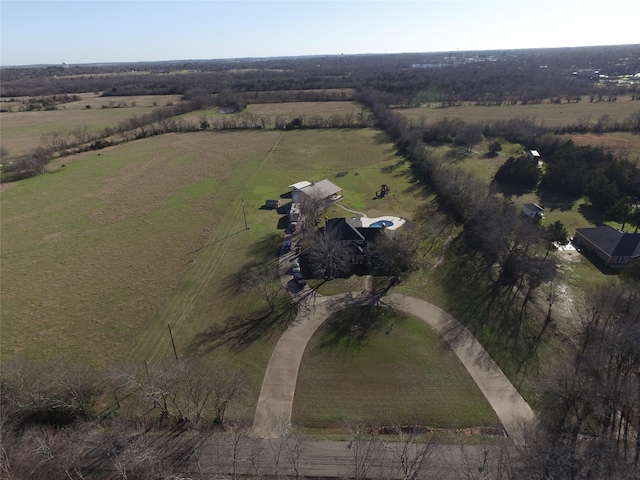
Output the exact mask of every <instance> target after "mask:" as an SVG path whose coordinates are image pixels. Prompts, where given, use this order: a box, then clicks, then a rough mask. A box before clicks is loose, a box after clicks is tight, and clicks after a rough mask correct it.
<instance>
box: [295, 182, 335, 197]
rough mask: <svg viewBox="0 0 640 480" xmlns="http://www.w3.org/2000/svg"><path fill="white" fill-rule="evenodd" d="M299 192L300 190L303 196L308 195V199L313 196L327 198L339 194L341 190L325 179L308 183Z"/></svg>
mask: <svg viewBox="0 0 640 480" xmlns="http://www.w3.org/2000/svg"><path fill="white" fill-rule="evenodd" d="M300 183H302V182H300ZM300 190H302V191H303V192H304V194H305V195H308V196H310V197H312V196H313V197H319V198H327V197H331V196H333V195H335V194H336V193H339V192H341V191H342V188H341V187H339V186H338V185H336V184H335V183H333V182H331V181H330V180H327V179H326V178H325V179H324V180H320V181H319V182H316V183H310V184H309V185H307V186H305V187H303V188H301V189H300Z"/></svg>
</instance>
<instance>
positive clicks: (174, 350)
mask: <svg viewBox="0 0 640 480" xmlns="http://www.w3.org/2000/svg"><path fill="white" fill-rule="evenodd" d="M167 327H168V328H169V336H170V337H171V345H173V355H174V356H175V357H176V363H178V361H179V360H178V351H177V350H176V342H175V341H174V340H173V332H172V331H171V324H170V323H167Z"/></svg>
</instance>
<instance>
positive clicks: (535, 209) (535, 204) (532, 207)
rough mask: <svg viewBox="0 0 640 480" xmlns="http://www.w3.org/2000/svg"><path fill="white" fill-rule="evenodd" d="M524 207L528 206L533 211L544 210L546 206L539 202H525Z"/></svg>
mask: <svg viewBox="0 0 640 480" xmlns="http://www.w3.org/2000/svg"><path fill="white" fill-rule="evenodd" d="M522 208H528V209H529V210H531V211H532V212H544V208H542V207H541V206H540V205H538V204H537V203H525V204H524V205H522Z"/></svg>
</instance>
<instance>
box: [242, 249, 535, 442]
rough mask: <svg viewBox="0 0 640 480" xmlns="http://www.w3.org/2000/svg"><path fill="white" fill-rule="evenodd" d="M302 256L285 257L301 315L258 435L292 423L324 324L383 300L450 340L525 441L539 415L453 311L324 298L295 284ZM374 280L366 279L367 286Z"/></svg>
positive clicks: (402, 299) (279, 360) (275, 372)
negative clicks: (303, 373)
mask: <svg viewBox="0 0 640 480" xmlns="http://www.w3.org/2000/svg"><path fill="white" fill-rule="evenodd" d="M295 258H296V257H295V256H294V255H293V254H291V253H287V254H283V255H281V257H280V268H279V270H280V275H281V280H282V283H283V285H285V287H286V288H287V289H288V290H289V292H290V293H291V295H292V296H293V298H294V299H295V300H296V301H297V302H298V315H297V316H296V318H295V320H294V322H293V323H292V325H291V326H290V327H289V328H288V330H287V331H286V332H285V333H284V334H283V335H282V336H281V337H280V340H279V341H278V343H277V344H276V347H275V349H274V351H273V353H272V355H271V359H270V360H269V365H268V366H267V371H266V372H265V376H264V379H263V382H262V389H261V390H260V396H259V398H258V404H257V407H256V413H255V416H254V421H253V429H252V435H253V436H254V437H258V438H277V437H279V436H281V435H282V434H283V433H284V432H285V431H286V430H287V428H289V426H290V425H291V413H292V409H293V397H294V394H295V388H296V381H297V378H298V370H299V368H300V362H301V361H302V355H303V354H304V350H305V348H306V346H307V343H308V342H309V340H310V339H311V337H312V335H313V334H314V332H315V331H316V330H317V329H318V327H319V326H320V325H321V324H322V323H323V322H324V321H325V320H326V319H327V318H328V317H329V316H330V315H332V314H333V313H335V312H338V311H340V310H342V309H345V308H349V307H353V306H357V305H365V304H381V305H384V306H387V307H389V308H393V309H395V310H399V311H402V312H405V313H408V314H410V315H413V316H415V317H417V318H420V319H421V320H423V321H424V322H425V323H427V324H428V325H429V326H431V327H432V328H433V329H434V330H436V331H437V332H438V333H439V334H440V335H441V336H442V338H443V339H444V341H446V342H447V343H448V344H449V345H450V346H451V348H452V349H453V351H454V352H455V354H456V355H457V356H458V358H459V359H460V361H461V362H462V364H463V365H464V366H465V367H466V368H467V370H468V371H469V374H470V375H471V377H472V378H473V380H474V381H475V382H476V384H477V385H478V387H479V388H480V390H481V391H482V393H483V394H484V395H485V397H486V398H487V400H488V401H489V404H490V405H491V407H492V408H493V409H494V411H495V412H496V415H497V416H498V418H499V419H500V421H501V422H502V425H503V427H504V429H505V431H506V432H507V435H508V436H509V438H510V439H511V440H512V441H513V442H514V443H516V444H519V443H522V441H523V433H522V432H523V430H522V427H523V425H527V424H530V423H532V422H535V421H536V417H535V414H534V413H533V410H531V407H530V406H529V404H527V402H526V401H525V400H524V399H523V398H522V396H521V395H520V393H518V391H517V390H516V388H515V387H514V386H513V384H512V383H511V382H510V381H509V379H508V378H507V377H506V376H505V374H504V373H503V372H502V370H500V368H499V367H498V365H497V364H496V363H495V362H494V361H493V359H492V358H491V357H490V356H489V354H488V353H487V352H486V350H485V349H484V348H483V347H482V345H480V343H479V342H478V341H477V340H476V338H475V337H474V336H473V334H472V333H471V332H469V330H467V329H466V328H465V327H464V326H463V325H462V324H461V323H460V322H458V321H457V320H456V319H455V318H453V317H452V316H451V315H449V314H447V313H446V312H444V311H443V310H441V309H440V308H438V307H436V306H435V305H432V304H430V303H428V302H425V301H424V300H420V299H417V298H413V297H408V296H405V295H400V294H397V293H391V294H388V295H385V296H378V295H374V294H372V293H371V292H370V291H368V288H365V291H364V292H362V293H360V294H357V295H354V294H351V293H348V294H341V295H333V296H331V297H324V296H322V295H319V294H317V293H316V292H315V291H313V290H310V289H309V287H305V288H304V289H298V288H297V287H296V286H295V285H292V283H291V281H289V280H288V279H289V278H290V274H289V268H290V264H291V262H292V261H293V260H294V259H295ZM370 284H371V283H370V282H366V283H365V285H367V287H368V286H369V285H370Z"/></svg>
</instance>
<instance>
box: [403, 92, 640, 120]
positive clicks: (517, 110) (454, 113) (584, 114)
mask: <svg viewBox="0 0 640 480" xmlns="http://www.w3.org/2000/svg"><path fill="white" fill-rule="evenodd" d="M395 111H397V112H399V113H401V114H402V115H405V116H406V117H407V118H409V119H411V120H412V121H415V122H418V121H420V120H421V119H424V120H425V121H426V122H427V124H429V123H435V122H437V121H438V120H441V119H443V118H446V117H448V118H460V119H462V120H464V121H466V122H477V123H485V122H491V121H495V120H508V119H511V118H516V117H532V118H535V119H536V120H537V121H538V122H540V123H543V124H544V125H546V126H548V127H562V126H566V125H571V124H573V123H575V122H577V121H578V120H584V121H589V122H591V123H596V122H597V121H598V120H599V119H600V118H602V117H603V116H605V115H606V116H608V118H609V120H611V121H614V120H617V121H623V120H625V119H627V118H628V117H629V116H630V115H632V114H634V113H637V112H638V111H640V102H639V101H637V100H631V96H628V95H621V96H619V97H618V99H617V101H615V102H589V99H588V98H583V99H582V101H580V102H578V103H559V104H556V103H541V104H532V105H492V106H477V105H474V104H464V105H461V106H459V107H447V108H442V107H440V105H439V104H436V103H433V104H427V105H423V106H421V107H420V108H403V109H396V110H395Z"/></svg>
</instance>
